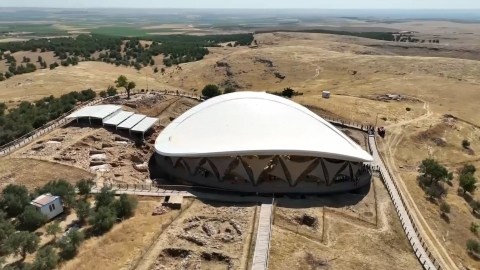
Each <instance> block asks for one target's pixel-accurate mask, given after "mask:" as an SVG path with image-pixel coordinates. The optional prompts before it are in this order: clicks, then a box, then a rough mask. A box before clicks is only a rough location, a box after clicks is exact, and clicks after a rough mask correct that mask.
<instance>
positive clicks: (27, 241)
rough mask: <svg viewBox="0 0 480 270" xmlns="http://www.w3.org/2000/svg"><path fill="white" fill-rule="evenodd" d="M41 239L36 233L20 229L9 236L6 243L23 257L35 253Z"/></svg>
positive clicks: (14, 252) (16, 253)
mask: <svg viewBox="0 0 480 270" xmlns="http://www.w3.org/2000/svg"><path fill="white" fill-rule="evenodd" d="M39 242H40V239H39V238H38V236H37V235H36V234H35V233H30V232H27V231H19V232H18V233H14V234H12V235H10V237H8V239H7V241H6V243H5V245H6V246H7V248H8V249H9V250H11V251H12V252H13V254H15V255H21V256H22V258H23V259H25V257H26V256H27V253H28V254H32V253H34V252H35V251H36V250H37V248H38V243H39Z"/></svg>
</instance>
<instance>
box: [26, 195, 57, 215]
mask: <svg viewBox="0 0 480 270" xmlns="http://www.w3.org/2000/svg"><path fill="white" fill-rule="evenodd" d="M30 204H31V205H33V206H35V207H36V208H37V209H38V210H39V211H40V212H42V214H44V215H45V216H47V217H48V219H49V220H50V219H52V218H54V217H56V216H58V215H59V214H61V213H63V205H62V199H60V197H59V196H53V195H52V194H50V193H45V194H43V195H40V196H38V197H37V198H36V199H35V200H33V201H31V202H30Z"/></svg>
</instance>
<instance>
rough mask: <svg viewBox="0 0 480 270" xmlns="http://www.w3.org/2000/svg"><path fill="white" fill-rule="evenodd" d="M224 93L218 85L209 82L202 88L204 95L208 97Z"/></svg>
mask: <svg viewBox="0 0 480 270" xmlns="http://www.w3.org/2000/svg"><path fill="white" fill-rule="evenodd" d="M221 94H222V91H220V89H219V88H218V86H216V85H213V84H209V85H206V86H205V87H204V88H203V90H202V95H203V96H204V97H207V98H212V97H216V96H219V95H221Z"/></svg>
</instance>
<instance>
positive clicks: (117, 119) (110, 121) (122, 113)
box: [103, 111, 134, 126]
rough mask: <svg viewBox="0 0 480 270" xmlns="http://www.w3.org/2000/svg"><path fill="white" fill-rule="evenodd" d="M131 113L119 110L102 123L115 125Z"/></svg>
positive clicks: (131, 113)
mask: <svg viewBox="0 0 480 270" xmlns="http://www.w3.org/2000/svg"><path fill="white" fill-rule="evenodd" d="M133 114H134V113H133V112H126V111H120V112H118V113H116V114H115V115H114V116H112V117H111V118H109V119H107V120H105V121H104V122H103V124H104V125H112V126H116V125H118V124H120V123H121V122H123V121H125V119H127V118H129V117H130V116H132V115H133Z"/></svg>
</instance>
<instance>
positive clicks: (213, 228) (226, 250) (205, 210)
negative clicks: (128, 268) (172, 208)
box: [138, 200, 255, 270]
mask: <svg viewBox="0 0 480 270" xmlns="http://www.w3.org/2000/svg"><path fill="white" fill-rule="evenodd" d="M254 221H255V220H254V206H253V205H229V204H220V203H211V202H202V201H198V200H195V201H194V203H193V204H192V205H191V206H190V207H189V208H188V210H186V211H184V212H183V213H182V215H180V217H179V218H178V219H176V220H175V221H174V222H173V223H172V224H171V225H170V226H169V227H168V228H167V229H166V230H165V232H164V233H163V234H162V235H161V236H160V237H159V239H158V240H157V242H156V243H155V246H154V247H153V248H152V250H151V251H150V253H148V254H147V255H146V256H145V257H144V260H143V262H142V263H141V264H140V265H139V268H138V269H178V268H181V267H183V268H184V269H212V270H220V269H245V267H246V263H247V261H246V259H247V256H248V250H249V247H250V240H251V235H252V233H253V225H254Z"/></svg>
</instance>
